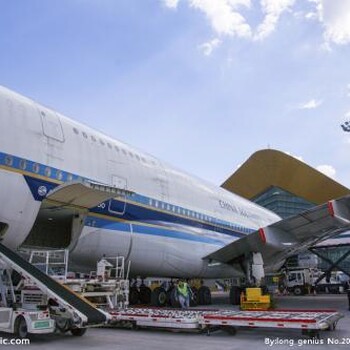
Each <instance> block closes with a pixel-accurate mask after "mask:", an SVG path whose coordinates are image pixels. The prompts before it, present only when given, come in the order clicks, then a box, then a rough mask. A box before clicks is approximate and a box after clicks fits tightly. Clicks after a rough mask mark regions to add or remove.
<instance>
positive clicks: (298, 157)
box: [284, 152, 304, 163]
mask: <svg viewBox="0 0 350 350" xmlns="http://www.w3.org/2000/svg"><path fill="white" fill-rule="evenodd" d="M284 153H285V154H288V155H289V156H291V157H293V158H295V159H297V160H299V161H300V162H303V163H304V159H303V157H302V156H295V155H294V154H292V153H290V152H284Z"/></svg>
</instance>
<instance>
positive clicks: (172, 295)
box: [167, 288, 180, 308]
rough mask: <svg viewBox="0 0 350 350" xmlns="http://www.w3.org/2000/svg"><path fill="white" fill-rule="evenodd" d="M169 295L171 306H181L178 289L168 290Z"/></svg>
mask: <svg viewBox="0 0 350 350" xmlns="http://www.w3.org/2000/svg"><path fill="white" fill-rule="evenodd" d="M167 294H168V297H169V304H170V306H171V307H174V308H179V307H180V303H179V300H178V298H177V295H176V294H177V293H176V289H175V288H172V289H171V290H170V291H168V293H167Z"/></svg>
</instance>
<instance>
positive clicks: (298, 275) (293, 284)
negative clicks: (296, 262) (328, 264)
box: [284, 268, 345, 295]
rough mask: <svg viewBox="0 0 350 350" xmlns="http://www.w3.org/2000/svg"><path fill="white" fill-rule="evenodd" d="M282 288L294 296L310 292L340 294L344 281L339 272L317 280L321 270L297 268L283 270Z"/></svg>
mask: <svg viewBox="0 0 350 350" xmlns="http://www.w3.org/2000/svg"><path fill="white" fill-rule="evenodd" d="M284 274H285V279H284V287H285V288H287V290H288V291H289V292H291V293H294V295H303V294H307V293H308V292H310V291H316V292H326V293H342V292H343V291H344V285H345V280H344V279H343V278H340V277H341V274H340V273H339V272H333V273H332V274H330V276H328V278H326V277H323V278H322V279H321V280H319V278H320V277H321V275H322V274H323V272H322V271H321V270H318V269H315V268H299V269H293V270H285V271H284Z"/></svg>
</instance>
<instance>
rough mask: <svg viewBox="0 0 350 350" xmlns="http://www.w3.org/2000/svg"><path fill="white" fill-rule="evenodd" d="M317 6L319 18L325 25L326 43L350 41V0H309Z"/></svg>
mask: <svg viewBox="0 0 350 350" xmlns="http://www.w3.org/2000/svg"><path fill="white" fill-rule="evenodd" d="M309 1H310V2H313V3H314V4H315V6H316V11H317V13H318V19H319V21H320V22H321V23H322V25H323V27H324V33H323V37H324V39H325V43H326V44H327V43H328V44H329V43H334V44H338V45H345V44H349V43H350V1H349V0H309Z"/></svg>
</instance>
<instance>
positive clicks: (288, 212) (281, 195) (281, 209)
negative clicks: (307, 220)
mask: <svg viewBox="0 0 350 350" xmlns="http://www.w3.org/2000/svg"><path fill="white" fill-rule="evenodd" d="M253 201H254V202H255V203H257V204H259V205H261V206H262V207H265V208H267V209H270V210H272V211H273V212H275V213H276V214H278V215H279V216H281V217H282V218H283V219H285V218H288V217H289V216H292V215H296V214H299V213H301V212H303V211H305V210H307V209H309V208H312V207H313V206H315V204H314V203H311V202H308V201H307V200H305V199H303V198H301V197H297V196H295V195H294V194H292V193H290V192H288V191H286V190H282V189H281V188H279V187H276V186H272V187H270V188H269V189H268V190H267V191H265V192H263V193H261V194H260V195H258V196H256V197H255V198H253Z"/></svg>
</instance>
